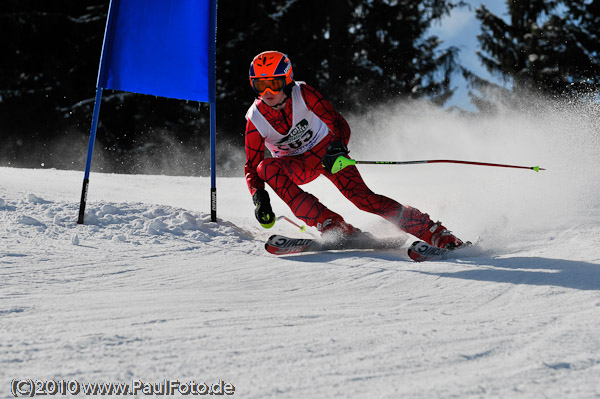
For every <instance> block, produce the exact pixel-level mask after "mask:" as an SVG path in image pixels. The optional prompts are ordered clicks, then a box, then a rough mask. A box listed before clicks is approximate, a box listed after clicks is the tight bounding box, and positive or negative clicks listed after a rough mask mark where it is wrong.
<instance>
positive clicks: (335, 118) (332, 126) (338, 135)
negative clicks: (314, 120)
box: [300, 84, 350, 145]
mask: <svg viewBox="0 0 600 399" xmlns="http://www.w3.org/2000/svg"><path fill="white" fill-rule="evenodd" d="M300 87H301V90H302V97H303V98H304V102H305V103H306V106H307V107H308V109H310V110H311V111H312V112H314V113H315V114H316V115H317V116H318V117H319V119H321V120H322V121H323V122H325V123H326V124H327V127H329V131H330V132H331V133H330V134H331V135H332V140H331V141H341V142H342V143H344V144H346V145H348V141H349V140H350V126H349V125H348V122H346V119H344V117H343V116H342V114H340V113H339V112H338V111H337V110H336V109H335V108H333V105H331V103H330V102H329V101H327V100H326V99H325V98H324V97H323V96H322V95H321V93H319V92H318V91H317V90H316V89H315V88H313V87H311V86H308V85H306V84H303V85H302V86H300Z"/></svg>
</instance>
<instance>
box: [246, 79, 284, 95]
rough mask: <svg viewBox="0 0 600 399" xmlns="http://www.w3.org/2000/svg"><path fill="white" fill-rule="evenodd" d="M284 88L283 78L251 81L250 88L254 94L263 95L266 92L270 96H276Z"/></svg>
mask: <svg viewBox="0 0 600 399" xmlns="http://www.w3.org/2000/svg"><path fill="white" fill-rule="evenodd" d="M284 87H285V77H283V78H269V79H260V78H254V79H252V88H253V89H254V91H255V92H257V93H258V94H260V95H263V94H265V93H266V92H267V90H268V91H270V92H271V93H272V94H277V93H279V92H280V91H281V90H283V88H284Z"/></svg>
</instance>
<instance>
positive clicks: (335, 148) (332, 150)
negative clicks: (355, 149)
mask: <svg viewBox="0 0 600 399" xmlns="http://www.w3.org/2000/svg"><path fill="white" fill-rule="evenodd" d="M349 152H350V151H348V147H346V145H345V144H344V143H342V142H341V141H334V142H332V143H331V144H329V146H328V147H327V153H325V155H323V158H322V159H321V164H322V165H323V167H324V168H325V170H326V171H328V172H330V173H335V172H332V168H333V165H334V164H335V160H336V159H338V157H347V156H348V153H349Z"/></svg>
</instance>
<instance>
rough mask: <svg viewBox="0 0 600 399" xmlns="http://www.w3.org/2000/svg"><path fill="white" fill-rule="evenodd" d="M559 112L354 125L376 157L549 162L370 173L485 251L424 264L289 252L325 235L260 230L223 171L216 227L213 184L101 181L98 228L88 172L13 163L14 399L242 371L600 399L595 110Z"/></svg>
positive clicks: (1, 233)
mask: <svg viewBox="0 0 600 399" xmlns="http://www.w3.org/2000/svg"><path fill="white" fill-rule="evenodd" d="M551 111H552V112H540V113H532V114H528V115H525V116H523V115H502V116H499V117H498V118H497V119H487V120H464V119H460V118H459V117H457V116H453V115H447V114H441V113H439V114H436V112H437V111H434V110H431V109H426V110H422V109H421V110H414V109H413V110H410V111H408V110H406V109H394V110H387V111H386V114H387V115H398V116H397V117H391V118H389V117H388V118H387V119H386V121H385V122H381V123H380V125H375V130H373V129H372V128H369V129H367V127H366V126H367V125H364V126H363V123H362V121H360V120H351V122H352V124H353V126H355V129H354V131H355V136H354V138H353V142H352V143H351V147H352V144H353V147H352V148H353V149H352V151H353V152H352V153H351V155H353V156H355V157H356V158H357V159H389V160H396V159H398V160H401V159H406V160H411V159H426V158H456V159H467V160H474V161H487V162H501V163H517V164H525V165H528V166H534V165H536V164H538V163H539V164H540V165H541V166H543V167H546V168H547V169H548V170H547V171H545V172H540V173H539V174H536V173H534V172H530V171H523V170H509V169H499V168H484V167H467V166H460V165H421V166H407V167H381V166H364V167H361V171H362V173H363V176H364V177H365V180H366V181H367V182H368V184H369V185H370V187H371V188H372V189H373V190H374V191H377V192H380V193H382V194H386V195H388V196H391V197H394V198H396V199H398V200H399V201H400V202H402V203H406V204H410V205H412V206H415V207H418V208H419V209H421V210H423V211H426V212H428V213H429V214H431V215H432V217H433V218H435V219H440V220H442V221H443V222H444V223H445V224H446V225H448V226H449V227H450V228H451V229H453V230H454V231H455V233H456V234H457V235H458V236H460V237H461V238H464V239H469V240H477V242H478V248H477V250H476V251H474V252H473V253H471V254H469V256H468V257H464V258H462V259H456V260H446V261H441V262H430V263H424V264H416V263H413V262H412V261H410V259H408V257H407V256H406V253H405V250H406V248H399V249H398V250H397V251H363V252H361V251H354V252H347V253H343V254H340V253H336V254H334V253H330V254H319V255H315V254H309V255H302V256H287V257H274V256H272V255H269V254H267V253H266V252H265V251H264V248H263V243H264V240H265V239H266V238H267V237H268V236H269V235H270V234H272V233H283V234H287V235H298V236H302V235H305V236H307V237H308V236H311V235H316V233H315V232H314V231H310V230H311V229H309V231H307V232H305V233H301V232H299V231H297V229H296V228H295V227H293V226H292V225H291V224H289V223H286V222H285V221H280V222H278V223H277V224H276V225H275V226H274V227H273V229H271V230H263V229H261V228H260V226H259V225H258V223H257V222H256V221H255V220H254V216H253V206H252V203H251V199H250V196H249V194H248V192H247V188H246V186H245V182H244V180H243V178H241V177H240V178H220V179H218V201H219V202H218V215H219V222H218V223H211V222H210V221H209V215H208V209H209V179H208V178H190V177H170V176H132V175H106V174H100V173H92V176H91V183H90V192H89V198H88V200H89V202H88V208H87V214H86V224H85V225H77V224H76V223H75V221H76V218H77V212H78V206H79V195H80V190H81V182H82V178H83V173H82V172H81V171H57V170H43V169H39V170H26V169H12V168H0V334H1V336H2V340H1V341H0V382H1V383H2V386H3V387H4V388H3V390H2V392H3V393H2V396H3V397H9V396H11V395H10V392H9V391H10V387H11V380H12V379H15V378H16V379H25V378H31V379H40V380H48V379H53V380H57V381H58V380H61V379H64V380H77V381H79V382H82V383H83V382H121V383H130V384H131V383H132V380H133V381H138V380H141V381H143V382H145V383H158V382H162V381H164V380H165V379H167V380H179V381H182V382H187V381H191V380H193V381H195V382H197V383H201V382H206V383H207V384H212V383H214V382H218V381H219V379H221V380H223V381H225V382H227V383H230V384H233V386H235V394H234V397H240V398H306V397H315V398H331V397H344V398H355V397H368V398H398V397H402V398H434V397H456V398H479V397H502V398H513V397H514V398H539V397H561V398H567V397H569V398H588V397H598V396H600V335H599V334H598V331H600V295H599V292H600V245H599V244H600V227H598V226H599V222H600V207H599V204H600V201H599V200H598V194H600V189H599V181H600V179H598V177H599V176H598V175H599V173H598V170H597V166H598V164H597V154H598V137H597V135H596V133H595V125H594V121H595V119H594V117H593V114H590V115H588V116H586V115H583V116H581V115H580V117H579V119H577V121H574V120H575V118H574V117H573V112H572V111H570V110H569V109H564V108H561V109H559V110H551ZM432 114H433V115H432ZM422 115H427V117H425V116H422ZM424 118H426V119H424ZM369 126H373V124H370V125H369ZM415 132H418V134H416V133H415ZM367 138H368V139H367ZM375 149H377V150H375ZM306 189H307V190H309V191H311V192H313V193H315V194H317V195H318V196H319V198H321V199H322V200H323V202H324V203H325V204H327V205H329V206H331V207H332V208H333V209H335V210H336V211H339V212H340V213H342V214H343V215H344V216H345V217H346V219H347V220H349V221H350V222H352V223H354V224H356V225H357V226H358V227H360V228H362V229H365V230H368V231H372V232H374V233H375V234H376V235H381V236H387V235H400V236H401V235H402V233H399V232H397V231H395V230H394V229H393V228H392V227H391V226H389V225H388V224H386V222H384V221H383V220H381V219H379V218H377V217H375V216H372V215H367V214H364V213H361V212H360V211H358V210H356V209H354V208H353V207H352V205H351V204H349V203H348V202H347V201H346V200H345V199H343V197H342V196H341V194H339V193H337V192H336V191H335V190H334V189H333V187H331V184H330V183H329V182H328V181H326V180H325V179H323V180H321V179H318V180H317V181H315V182H313V183H311V184H309V185H307V186H306ZM272 197H274V196H272ZM273 206H274V209H275V211H276V213H278V214H280V215H286V216H289V217H292V216H293V215H292V214H291V212H290V211H289V209H287V208H286V207H285V205H284V204H283V203H281V201H279V200H278V199H276V198H274V200H273ZM405 238H406V241H407V244H408V243H410V240H411V239H410V237H405ZM407 244H406V245H407ZM80 395H83V393H81V394H80ZM139 396H142V395H141V393H140V394H139Z"/></svg>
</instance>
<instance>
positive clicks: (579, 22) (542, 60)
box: [465, 0, 600, 108]
mask: <svg viewBox="0 0 600 399" xmlns="http://www.w3.org/2000/svg"><path fill="white" fill-rule="evenodd" d="M507 5H508V18H507V21H505V20H504V19H502V18H501V17H499V16H496V15H494V14H493V13H491V12H490V11H489V10H488V9H487V8H486V7H485V6H484V5H482V6H481V7H480V8H478V9H477V10H476V16H477V18H478V19H479V20H480V21H481V34H480V35H479V36H478V39H479V43H480V45H481V48H482V50H483V51H481V52H478V56H479V58H480V60H481V62H482V63H483V65H484V66H485V67H486V68H487V70H488V71H489V72H490V73H492V74H493V75H495V76H498V77H500V78H502V79H504V80H505V81H508V82H510V84H511V85H512V88H511V89H510V90H505V91H504V96H505V98H509V97H510V96H511V95H517V97H521V96H524V95H527V94H532V93H542V94H549V95H555V96H556V95H570V94H580V93H582V92H584V91H589V90H590V89H592V90H593V89H595V88H596V87H597V84H598V83H599V81H598V79H599V76H600V74H599V72H600V58H599V51H598V50H600V42H599V41H598V37H599V36H598V33H599V29H600V28H599V25H598V22H599V20H600V13H599V8H600V6H599V5H598V1H593V2H591V3H589V2H587V1H585V0H574V1H562V0H527V1H525V0H510V1H507ZM465 76H466V77H467V78H468V79H469V80H470V82H471V84H472V85H473V87H475V88H477V89H480V90H481V91H483V92H485V91H486V88H490V87H494V86H495V85H493V84H491V83H490V82H488V81H485V80H483V79H481V78H479V77H477V76H474V75H473V74H471V73H470V72H469V71H465ZM473 99H474V102H475V103H476V105H478V106H479V107H484V108H485V106H486V105H489V104H488V103H487V102H486V101H485V100H484V99H483V98H482V97H478V96H476V95H474V97H473Z"/></svg>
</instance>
